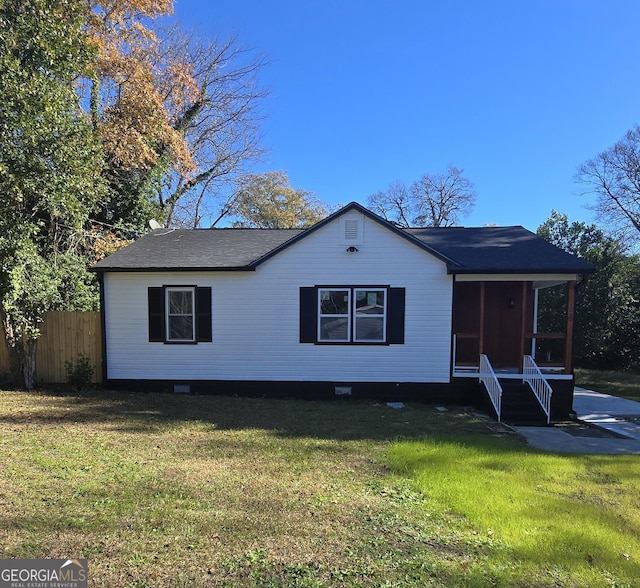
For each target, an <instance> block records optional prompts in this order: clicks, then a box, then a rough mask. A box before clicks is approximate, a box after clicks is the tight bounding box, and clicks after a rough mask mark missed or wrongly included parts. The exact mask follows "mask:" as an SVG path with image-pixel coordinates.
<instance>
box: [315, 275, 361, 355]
mask: <svg viewBox="0 0 640 588" xmlns="http://www.w3.org/2000/svg"><path fill="white" fill-rule="evenodd" d="M351 291H352V288H346V287H344V286H343V287H340V286H336V287H335V288H332V287H328V288H318V325H317V329H318V341H319V342H321V343H350V342H351ZM323 292H345V293H346V294H347V297H348V298H349V300H347V314H322V293H323ZM323 318H325V319H326V318H333V319H346V321H347V336H346V338H345V339H323V338H322V319H323Z"/></svg>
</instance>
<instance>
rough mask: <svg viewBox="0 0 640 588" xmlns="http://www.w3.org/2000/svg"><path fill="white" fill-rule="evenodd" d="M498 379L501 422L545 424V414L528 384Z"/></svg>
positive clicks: (530, 424)
mask: <svg viewBox="0 0 640 588" xmlns="http://www.w3.org/2000/svg"><path fill="white" fill-rule="evenodd" d="M499 381H500V385H501V386H502V407H501V420H502V422H503V423H507V424H509V425H524V426H536V427H543V426H546V425H547V415H545V413H544V410H542V407H541V406H540V403H539V402H538V399H537V398H536V396H535V394H534V393H533V390H531V388H530V387H529V385H528V384H523V383H522V381H520V380H515V381H514V380H505V379H499ZM483 388H484V386H483ZM485 394H486V390H485Z"/></svg>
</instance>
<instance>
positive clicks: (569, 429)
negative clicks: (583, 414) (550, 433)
mask: <svg viewBox="0 0 640 588" xmlns="http://www.w3.org/2000/svg"><path fill="white" fill-rule="evenodd" d="M553 426H554V427H555V428H556V429H560V430H561V431H564V432H565V433H569V435H573V436H574V437H596V438H601V439H627V437H625V436H624V435H620V434H618V433H614V432H613V431H609V430H608V429H604V428H602V427H598V426H597V425H592V424H591V423H586V422H584V421H563V422H561V423H554V424H553Z"/></svg>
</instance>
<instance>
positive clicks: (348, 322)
mask: <svg viewBox="0 0 640 588" xmlns="http://www.w3.org/2000/svg"><path fill="white" fill-rule="evenodd" d="M311 321H313V323H312V322H311ZM300 341H301V342H302V343H335V344H340V343H344V344H347V343H359V344H368V343H370V344H376V343H377V344H390V343H403V342H404V288H390V287H387V286H372V287H361V286H337V287H333V286H326V287H325V286H316V287H313V288H301V289H300Z"/></svg>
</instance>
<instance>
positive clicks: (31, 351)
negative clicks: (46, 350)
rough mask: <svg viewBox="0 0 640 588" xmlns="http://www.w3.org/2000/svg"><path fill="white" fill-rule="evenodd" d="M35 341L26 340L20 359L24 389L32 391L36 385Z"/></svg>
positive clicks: (36, 344) (36, 341)
mask: <svg viewBox="0 0 640 588" xmlns="http://www.w3.org/2000/svg"><path fill="white" fill-rule="evenodd" d="M37 346H38V340H37V339H28V340H27V341H25V342H24V347H23V349H24V353H23V357H22V374H23V376H24V387H25V388H26V389H27V390H33V389H34V387H35V385H36V348H37Z"/></svg>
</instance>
